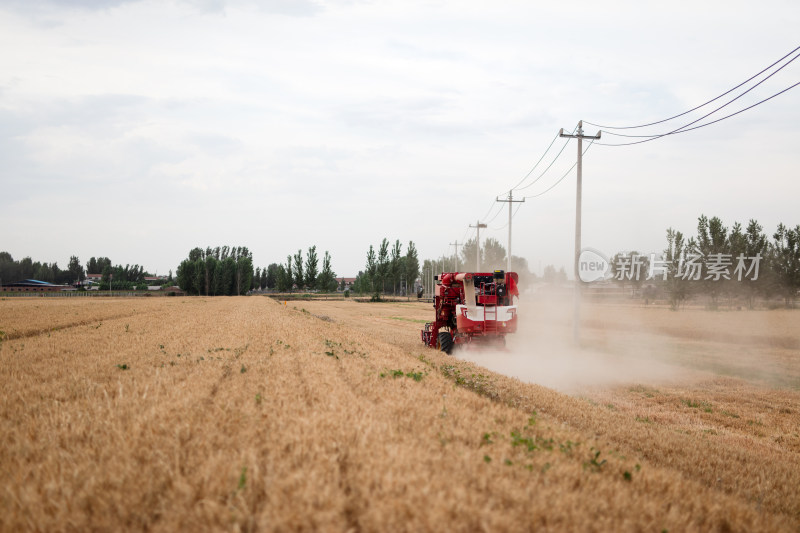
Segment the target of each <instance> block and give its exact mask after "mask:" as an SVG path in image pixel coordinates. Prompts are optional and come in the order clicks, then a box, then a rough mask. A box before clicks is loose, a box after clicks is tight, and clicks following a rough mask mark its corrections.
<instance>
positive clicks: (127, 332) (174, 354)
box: [0, 298, 798, 531]
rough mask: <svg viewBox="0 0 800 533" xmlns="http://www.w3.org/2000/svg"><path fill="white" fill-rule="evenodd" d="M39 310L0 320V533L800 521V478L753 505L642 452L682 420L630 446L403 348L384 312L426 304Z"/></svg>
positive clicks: (222, 303)
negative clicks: (359, 317)
mask: <svg viewBox="0 0 800 533" xmlns="http://www.w3.org/2000/svg"><path fill="white" fill-rule="evenodd" d="M32 305H34V302H32V301H26V300H14V301H0V329H3V330H11V327H9V326H6V324H12V323H14V322H15V320H16V318H15V317H20V316H26V317H28V318H27V320H28V325H27V326H26V327H27V328H28V329H25V330H24V331H26V332H27V333H26V335H18V336H16V338H11V339H6V340H4V341H3V342H2V343H0V376H2V377H1V378H0V379H2V381H3V383H4V384H6V387H5V390H4V393H3V396H2V398H1V399H0V424H1V425H2V426H1V427H0V431H1V432H2V433H1V434H2V438H3V443H2V444H3V446H2V449H0V479H2V493H1V494H0V505H2V509H3V510H4V512H3V513H1V514H0V529H3V530H20V529H34V530H48V531H57V530H85V529H136V530H139V529H154V530H175V529H184V530H205V529H231V530H241V529H246V530H251V529H258V530H330V531H346V530H378V531H389V530H391V531H403V530H409V531H421V530H422V531H424V530H437V531H443V530H448V531H451V530H452V531H476V530H478V531H479V530H491V531H502V530H508V531H517V530H519V531H523V530H531V529H542V530H564V531H575V530H585V531H592V530H596V531H625V530H657V531H660V530H662V529H668V530H670V531H691V530H701V531H709V530H781V529H786V530H792V529H793V528H796V527H797V525H798V515H797V500H796V497H797V484H795V485H794V486H793V487H791V488H790V489H787V490H786V491H785V492H784V493H782V494H781V495H780V496H779V497H778V498H779V499H778V501H770V502H769V504H766V503H765V504H764V505H763V506H759V505H758V502H757V501H756V499H755V498H753V497H751V495H750V493H748V492H747V491H746V490H744V491H741V490H727V489H726V490H719V489H718V488H716V487H714V486H713V485H712V484H709V483H708V482H707V479H706V476H705V475H696V476H693V475H691V474H689V473H687V471H686V469H684V468H681V467H678V468H675V467H673V466H671V465H670V458H669V457H666V456H664V457H662V456H654V457H651V456H650V454H652V453H660V452H658V450H656V451H655V452H654V451H653V449H651V448H649V446H650V445H651V444H652V440H653V439H657V438H660V436H663V433H664V432H669V431H671V430H670V429H669V428H667V429H664V428H661V433H659V432H656V434H655V435H654V436H648V435H647V433H646V432H644V433H637V434H636V435H635V437H636V438H643V439H644V440H643V442H642V443H640V444H633V443H631V441H629V440H625V439H619V440H617V439H618V438H619V436H620V435H619V433H620V432H623V431H624V430H623V429H620V428H612V427H607V425H608V424H612V425H613V424H621V423H622V422H623V421H624V420H625V418H624V412H623V411H620V412H612V411H609V410H607V409H605V408H603V407H602V406H593V405H590V404H588V403H586V402H585V401H583V400H579V399H575V398H571V397H568V396H565V395H562V394H559V393H556V392H554V391H551V390H549V389H545V388H542V387H537V386H535V385H525V384H523V383H521V382H519V381H517V380H514V379H511V378H506V377H503V376H498V375H495V374H492V373H490V372H487V371H485V370H481V369H479V368H477V367H475V366H474V365H471V364H468V363H464V362H460V361H458V360H454V359H452V358H448V357H447V356H444V355H442V354H440V353H438V352H434V351H430V350H424V349H422V348H420V347H419V346H413V347H412V344H411V342H412V341H413V342H416V339H417V335H418V333H417V332H416V330H418V328H419V324H416V323H414V322H411V321H401V320H393V319H392V318H391V317H393V316H398V315H402V316H406V315H403V313H407V314H408V315H407V316H410V317H412V318H413V317H414V316H416V315H415V314H414V313H417V312H418V308H413V307H409V308H401V307H397V306H396V307H394V308H393V309H391V308H388V307H387V308H380V306H368V305H366V304H362V305H361V308H362V309H370V311H369V312H370V313H371V312H372V311H371V310H377V311H375V312H376V316H375V317H372V318H370V317H366V319H365V320H363V321H361V323H362V325H360V326H358V327H355V326H357V324H356V323H355V322H351V321H350V319H351V316H353V315H352V313H351V312H350V311H349V309H354V308H355V306H359V304H335V305H334V304H329V305H328V306H327V307H326V306H325V304H323V303H315V304H310V305H306V302H297V303H295V304H292V305H289V306H283V305H280V304H278V303H276V302H272V301H270V300H268V299H265V298H217V299H203V298H194V299H181V298H176V299H168V300H167V299H162V300H159V301H157V302H147V303H143V302H140V301H118V302H115V303H114V304H113V305H111V306H109V308H108V309H107V311H103V313H107V314H106V315H105V316H99V315H98V314H97V309H96V308H92V307H91V306H89V307H83V302H81V305H77V306H75V307H74V308H73V307H70V306H69V305H68V304H65V303H64V304H60V305H61V306H62V307H61V308H60V309H59V311H58V313H62V312H63V313H65V314H67V313H72V312H76V313H77V315H75V318H74V319H71V320H72V321H71V322H70V321H65V320H62V321H61V322H60V325H61V326H62V328H61V329H57V330H55V331H51V328H49V322H50V321H51V320H52V317H50V316H48V313H47V312H41V313H32V314H28V313H29V307H30V306H32ZM347 305H350V306H351V307H346V306H347ZM293 306H295V307H300V306H306V307H308V309H309V310H308V311H307V310H305V309H302V308H301V309H296V308H294V307H293ZM134 309H135V311H134ZM384 309H385V311H384ZM84 312H85V313H90V314H91V313H95V314H91V316H90V318H88V319H85V318H81V313H84ZM359 312H361V313H362V314H363V313H365V311H363V310H362V311H359ZM103 313H100V314H101V315H102V314H103ZM348 313H351V314H348ZM323 315H324V316H325V317H326V318H327V317H332V319H333V321H331V320H322V319H320V318H319V316H323ZM377 315H380V316H377ZM114 317H117V318H114ZM423 318H424V317H423ZM95 320H97V323H94V321H95ZM101 322H102V326H99V327H98V324H100V323H101ZM69 324H74V325H73V326H70V325H69ZM13 327H14V328H15V330H21V328H20V327H19V326H16V325H14V326H13ZM412 331H413V332H414V336H413V337H412V338H411V339H408V340H407V339H406V333H407V332H412ZM475 391H479V393H476V392H475ZM631 394H632V396H634V395H635V393H631ZM534 410H537V411H539V412H538V414H534ZM610 415H615V416H616V417H615V416H610ZM628 423H629V422H628ZM629 425H630V423H629ZM598 435H599V436H598ZM673 442H674V443H675V444H680V445H683V446H694V445H696V440H695V439H692V438H691V437H688V436H685V437H684V438H682V440H676V441H673ZM637 446H641V447H642V449H641V450H636V447H637ZM598 452H599V453H598ZM756 456H757V454H746V455H744V456H743V457H745V458H747V459H748V460H749V459H751V458H752V457H756ZM677 460H678V461H679V462H680V463H681V464H685V463H686V462H687V461H690V460H691V458H689V457H684V456H680V455H678V456H677ZM793 460H794V462H793V463H788V464H789V468H788V469H787V470H788V471H789V473H788V474H787V475H788V479H787V481H792V480H795V479H796V478H797V475H798V474H797V467H796V465H797V462H796V457H794V459H793ZM716 467H717V466H715V468H716ZM793 497H794V498H795V499H794V501H791V499H792V498H793Z"/></svg>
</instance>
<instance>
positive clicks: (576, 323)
mask: <svg viewBox="0 0 800 533" xmlns="http://www.w3.org/2000/svg"><path fill="white" fill-rule="evenodd" d="M600 133H601V132H599V131H598V132H597V135H589V136H586V135H584V134H583V121H582V120H581V121H579V122H578V131H577V132H576V134H575V135H571V134H565V133H564V128H561V131H559V132H558V136H559V137H568V138H570V139H578V183H577V188H576V193H575V264H574V265H573V268H574V272H573V275H574V276H575V290H574V293H573V307H574V309H573V314H572V338H573V340H574V341H575V344H578V343H580V340H581V334H580V318H581V279H580V276H579V274H578V257H579V256H580V255H581V181H582V179H583V140H584V139H592V140H594V139H599V138H600Z"/></svg>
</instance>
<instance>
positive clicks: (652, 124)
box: [584, 46, 800, 133]
mask: <svg viewBox="0 0 800 533" xmlns="http://www.w3.org/2000/svg"><path fill="white" fill-rule="evenodd" d="M798 50H800V46H798V47H797V48H795V49H794V50H792V51H791V52H789V53H788V54H786V55H785V56H783V57H782V58H780V59H779V60H777V61H775V62H774V63H772V64H771V65H770V66H768V67H766V68H765V69H763V70H761V71H760V72H758V73H757V74H754V75H753V76H751V77H749V78H747V79H746V80H744V81H743V82H742V83H740V84H739V85H737V86H736V87H733V88H732V89H729V90H727V91H725V92H724V93H722V94H721V95H719V96H717V97H715V98H712V99H711V100H709V101H708V102H705V103H703V104H700V105H699V106H697V107H693V108H692V109H690V110H688V111H684V112H683V113H679V114H677V115H675V116H672V117H669V118H665V119H663V120H658V121H656V122H650V123H649V124H641V125H639V126H603V125H601V124H595V123H594V122H589V121H587V120H584V123H585V124H589V125H590V126H595V127H597V128H602V129H607V130H631V129H637V128H646V127H647V126H655V125H656V124H662V123H664V122H669V121H670V120H672V119H675V118H679V117H682V116H683V115H687V114H689V113H691V112H692V111H697V110H698V109H700V108H701V107H705V106H707V105H708V104H710V103H712V102H715V101H717V100H719V99H720V98H722V97H723V96H725V95H727V94H729V93H731V92H733V91H735V90H736V89H738V88H739V87H741V86H742V85H744V84H746V83H748V82H750V81H752V80H753V79H755V78H757V77H758V76H760V75H761V74H763V73H764V72H766V71H768V70H769V69H771V68H772V67H774V66H775V65H777V64H778V63H780V62H781V61H783V60H784V59H786V58H787V57H789V56H790V55H792V54H793V53H795V52H797V51H798ZM795 59H796V58H795ZM792 61H794V59H792ZM790 63H791V61H790ZM787 65H788V63H787ZM784 66H786V65H784ZM781 68H783V67H781ZM778 70H780V69H778ZM606 133H608V132H606Z"/></svg>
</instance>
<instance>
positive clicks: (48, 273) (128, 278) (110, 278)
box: [0, 252, 172, 290]
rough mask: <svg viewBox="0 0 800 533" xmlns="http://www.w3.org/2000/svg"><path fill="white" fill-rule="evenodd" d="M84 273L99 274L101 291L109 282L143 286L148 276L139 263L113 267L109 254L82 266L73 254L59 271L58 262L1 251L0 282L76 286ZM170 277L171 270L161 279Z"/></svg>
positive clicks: (126, 287) (126, 286) (123, 287)
mask: <svg viewBox="0 0 800 533" xmlns="http://www.w3.org/2000/svg"><path fill="white" fill-rule="evenodd" d="M87 273H88V274H101V275H102V278H101V281H100V286H99V288H100V289H101V290H108V288H109V282H111V288H112V289H114V290H130V289H133V288H142V289H146V288H147V284H146V283H145V280H144V278H145V277H146V276H151V274H150V273H148V272H147V271H145V269H144V267H142V266H140V265H132V266H131V265H129V264H128V265H125V266H122V265H116V266H112V263H111V259H109V258H108V257H92V258H91V259H89V261H88V262H87V263H86V268H84V267H83V265H82V264H81V261H80V259H79V258H78V256H76V255H73V256H70V258H69V263H68V264H67V268H66V269H65V270H62V269H61V268H59V266H58V263H57V262H53V263H50V264H48V263H40V262H39V261H33V260H32V259H31V258H30V257H24V258H22V259H21V260H19V261H15V260H14V258H13V257H12V256H11V254H10V253H8V252H0V283H12V282H15V281H21V280H25V279H35V280H38V281H46V282H48V283H54V284H56V285H79V284H80V283H81V282H83V281H85V280H86V274H87ZM171 278H172V272H171V271H170V276H169V278H168V279H167V280H165V281H164V282H168V281H171Z"/></svg>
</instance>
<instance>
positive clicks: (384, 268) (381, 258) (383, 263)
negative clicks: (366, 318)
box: [376, 238, 389, 299]
mask: <svg viewBox="0 0 800 533" xmlns="http://www.w3.org/2000/svg"><path fill="white" fill-rule="evenodd" d="M388 276H389V240H388V239H386V238H384V239H383V241H381V246H380V248H378V274H377V282H378V283H377V285H378V290H379V291H380V292H379V293H377V294H376V296H377V297H378V299H380V295H381V294H382V293H384V292H386V278H387V277H388Z"/></svg>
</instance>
